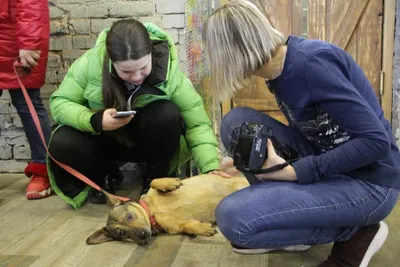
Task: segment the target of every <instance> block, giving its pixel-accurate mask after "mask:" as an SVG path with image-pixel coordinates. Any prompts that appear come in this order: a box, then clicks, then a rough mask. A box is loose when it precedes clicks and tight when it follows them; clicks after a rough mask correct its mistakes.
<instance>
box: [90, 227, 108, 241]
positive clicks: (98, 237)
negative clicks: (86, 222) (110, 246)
mask: <svg viewBox="0 0 400 267" xmlns="http://www.w3.org/2000/svg"><path fill="white" fill-rule="evenodd" d="M113 240H114V238H112V237H111V235H110V233H109V232H108V230H107V228H105V227H103V228H101V229H100V230H97V231H96V232H94V233H93V234H92V235H91V236H89V237H88V238H87V239H86V244H88V245H97V244H101V243H105V242H108V241H113Z"/></svg>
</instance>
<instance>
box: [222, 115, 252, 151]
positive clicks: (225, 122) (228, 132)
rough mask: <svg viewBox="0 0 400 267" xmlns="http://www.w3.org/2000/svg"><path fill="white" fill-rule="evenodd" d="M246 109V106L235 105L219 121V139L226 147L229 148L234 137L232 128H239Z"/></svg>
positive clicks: (244, 117) (244, 118)
mask: <svg viewBox="0 0 400 267" xmlns="http://www.w3.org/2000/svg"><path fill="white" fill-rule="evenodd" d="M248 110H251V109H250V108H247V107H236V108H234V109H232V110H231V111H229V112H228V113H227V114H226V115H225V116H224V117H223V118H222V121H221V140H222V143H223V144H224V146H225V148H226V149H229V146H230V145H231V142H232V141H236V140H232V139H233V138H234V137H235V134H234V130H235V129H237V130H239V127H240V125H242V123H243V122H245V121H246V116H245V114H246V113H247V111H248Z"/></svg>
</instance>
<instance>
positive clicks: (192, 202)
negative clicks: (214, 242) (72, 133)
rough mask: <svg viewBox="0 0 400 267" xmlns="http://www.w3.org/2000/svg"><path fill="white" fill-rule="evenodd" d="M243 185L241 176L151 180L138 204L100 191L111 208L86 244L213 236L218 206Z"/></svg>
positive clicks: (143, 241) (244, 185) (247, 184)
mask: <svg viewBox="0 0 400 267" xmlns="http://www.w3.org/2000/svg"><path fill="white" fill-rule="evenodd" d="M247 186H249V183H248V182H247V180H246V178H244V177H243V176H242V175H235V176H233V177H231V178H222V177H221V176H219V175H214V174H203V175H197V176H194V177H190V178H187V179H184V180H180V179H179V178H159V179H154V180H153V181H152V182H151V185H150V187H151V188H150V190H149V191H148V192H147V194H144V195H142V196H141V197H140V201H139V202H135V201H127V202H122V201H120V200H118V199H115V198H112V196H110V195H109V194H108V193H107V192H103V193H104V194H105V195H106V197H107V201H108V203H109V205H110V206H111V211H110V213H109V215H108V221H107V225H106V227H103V228H102V229H100V230H97V231H96V232H94V233H93V234H92V235H91V236H89V237H88V238H87V239H86V243H87V244H88V245H93V244H100V243H104V242H108V241H112V240H119V241H134V242H135V243H137V244H139V245H144V244H146V243H147V241H148V239H149V238H150V236H152V235H156V234H157V233H159V232H164V233H167V234H189V235H202V236H213V235H214V234H215V233H216V230H215V228H214V225H215V215H214V214H215V209H216V207H217V205H218V203H219V202H220V201H221V200H222V199H223V198H225V197H226V196H228V195H229V194H231V193H233V192H235V191H238V190H240V189H242V188H244V187H247Z"/></svg>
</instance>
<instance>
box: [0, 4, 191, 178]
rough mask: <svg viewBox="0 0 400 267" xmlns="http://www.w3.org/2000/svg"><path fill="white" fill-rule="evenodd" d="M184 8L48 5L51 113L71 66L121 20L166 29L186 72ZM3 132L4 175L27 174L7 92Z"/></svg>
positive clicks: (0, 122) (1, 113) (0, 120)
mask: <svg viewBox="0 0 400 267" xmlns="http://www.w3.org/2000/svg"><path fill="white" fill-rule="evenodd" d="M184 5H185V0H142V1H135V0H53V1H49V6H50V16H51V40H50V53H49V61H48V68H47V78H46V85H45V86H44V87H43V88H42V96H43V99H44V103H45V106H46V108H47V109H48V106H49V105H48V98H49V96H50V94H51V93H52V92H53V91H54V90H55V89H56V88H57V85H58V84H59V83H60V82H61V81H62V79H63V77H64V75H65V73H66V72H67V70H68V67H69V66H70V65H71V63H72V62H74V60H75V59H77V58H78V57H79V56H80V55H82V54H83V53H84V52H85V51H86V50H87V49H89V48H91V47H92V46H93V45H94V44H95V41H96V38H97V34H98V33H99V32H100V31H101V30H102V29H103V28H105V27H109V26H110V25H111V23H112V22H113V21H115V20H117V19H120V18H129V17H135V18H138V19H140V20H141V21H143V22H147V21H149V22H153V23H155V24H157V25H159V26H160V27H162V28H163V29H165V30H166V31H167V32H168V33H169V34H170V35H171V37H172V38H173V40H174V41H175V43H176V45H177V49H178V55H179V58H180V60H181V69H182V70H185V64H184V59H185V30H184V27H185V15H184V12H185V11H184V10H185V8H184ZM50 119H51V116H50ZM51 121H52V120H51ZM52 124H54V122H53V121H52ZM0 127H1V137H0V173H1V172H22V171H23V169H24V168H25V166H26V162H27V161H29V159H30V149H29V145H28V142H27V139H26V137H25V133H24V131H23V129H22V124H21V120H20V119H19V117H18V115H17V113H16V110H15V108H14V107H13V106H12V105H11V103H10V97H9V94H8V92H7V91H4V92H3V96H2V97H1V98H0Z"/></svg>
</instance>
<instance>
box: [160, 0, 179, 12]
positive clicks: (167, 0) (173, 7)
mask: <svg viewBox="0 0 400 267" xmlns="http://www.w3.org/2000/svg"><path fill="white" fill-rule="evenodd" d="M155 2H156V12H157V13H159V14H177V13H185V0H155Z"/></svg>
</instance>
